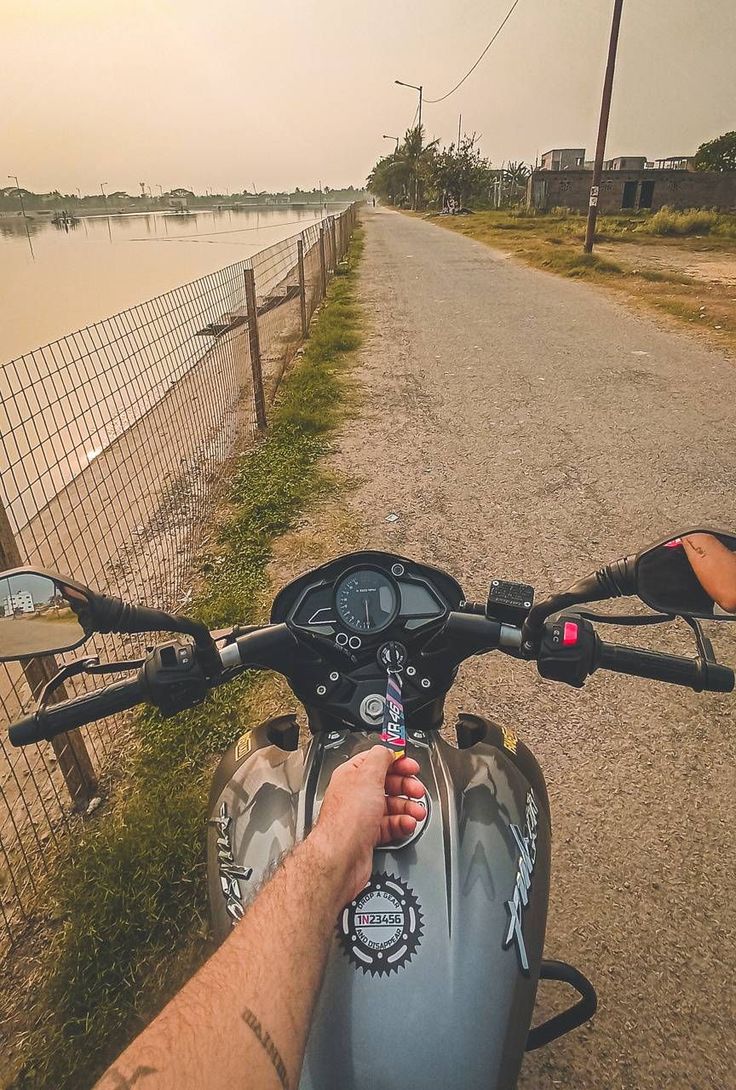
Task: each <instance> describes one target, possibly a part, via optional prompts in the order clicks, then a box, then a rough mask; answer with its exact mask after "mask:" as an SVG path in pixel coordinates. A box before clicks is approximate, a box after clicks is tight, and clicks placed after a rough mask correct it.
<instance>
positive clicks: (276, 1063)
mask: <svg viewBox="0 0 736 1090" xmlns="http://www.w3.org/2000/svg"><path fill="white" fill-rule="evenodd" d="M243 1021H244V1022H245V1024H246V1026H248V1027H249V1028H250V1029H252V1030H253V1033H254V1034H255V1036H256V1039H257V1040H258V1043H259V1044H260V1045H261V1047H262V1048H263V1051H264V1052H265V1053H266V1055H267V1056H268V1058H269V1060H270V1061H271V1063H272V1065H273V1069H274V1071H275V1072H276V1075H277V1076H278V1080H279V1082H280V1083H281V1085H282V1087H283V1088H284V1090H290V1083H289V1074H288V1072H287V1070H286V1065H285V1064H284V1061H283V1060H282V1059H281V1054H280V1053H279V1050H278V1049H277V1048H276V1045H275V1044H274V1043H273V1040H272V1038H271V1034H270V1033H269V1032H268V1030H267V1029H264V1028H263V1026H262V1025H261V1023H260V1022H259V1021H258V1019H257V1018H256V1016H255V1014H254V1013H253V1011H252V1010H250V1009H249V1008H248V1007H246V1008H245V1010H244V1011H243Z"/></svg>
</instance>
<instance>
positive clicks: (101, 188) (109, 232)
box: [100, 182, 112, 242]
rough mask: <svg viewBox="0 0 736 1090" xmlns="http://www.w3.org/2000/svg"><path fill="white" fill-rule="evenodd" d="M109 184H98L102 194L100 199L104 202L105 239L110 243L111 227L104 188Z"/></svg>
mask: <svg viewBox="0 0 736 1090" xmlns="http://www.w3.org/2000/svg"><path fill="white" fill-rule="evenodd" d="M109 184H110V183H109V182H100V193H101V194H102V199H103V200H104V202H105V215H106V216H107V237H108V238H109V239H110V242H112V227H111V226H110V209H109V208H108V207H107V193H106V192H105V186H106V185H109Z"/></svg>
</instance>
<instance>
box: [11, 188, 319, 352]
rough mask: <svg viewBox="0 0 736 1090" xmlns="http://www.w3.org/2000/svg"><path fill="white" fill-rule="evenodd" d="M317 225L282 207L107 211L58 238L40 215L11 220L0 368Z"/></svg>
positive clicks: (310, 215) (309, 215) (314, 214)
mask: <svg viewBox="0 0 736 1090" xmlns="http://www.w3.org/2000/svg"><path fill="white" fill-rule="evenodd" d="M334 210H337V209H331V211H334ZM319 218H320V210H319V209H318V208H315V209H313V210H312V209H304V208H301V209H296V208H290V207H288V206H282V207H274V208H268V209H260V210H256V209H249V208H245V209H242V210H239V209H228V210H222V211H210V210H206V211H205V210H195V211H192V212H174V211H168V212H146V213H132V214H121V213H115V212H111V213H110V215H109V216H106V215H104V214H100V215H95V216H84V217H80V223H79V224H77V225H75V226H74V227H70V229H69V230H68V231H67V230H63V229H62V230H60V229H59V228H58V227H57V226H56V225H54V224H53V223H52V222H51V219H52V217H51V215H50V214H49V215H48V216H36V215H34V216H29V218H28V219H27V220H26V221H25V222H24V220H23V217H22V216H21V214H20V212H18V214H17V215H7V216H0V363H2V362H4V361H6V360H9V359H14V358H16V357H18V356H21V355H23V354H24V353H26V352H30V351H32V350H33V349H35V348H38V347H39V346H41V345H43V344H47V343H48V342H50V341H53V340H56V339H58V338H59V337H63V336H64V335H66V334H68V333H70V332H72V331H74V330H76V329H81V328H83V327H85V326H87V325H89V324H90V323H92V322H95V321H99V320H100V319H101V318H105V317H108V316H109V315H111V314H116V313H117V312H118V311H121V310H124V309H126V308H127V307H131V306H135V305H136V304H137V303H140V302H142V301H143V300H145V299H148V298H151V297H152V296H155V295H160V294H162V293H163V292H165V291H169V290H170V289H171V288H173V287H177V286H178V285H180V284H185V283H187V282H188V281H190V280H195V279H196V278H197V277H200V276H203V275H205V274H206V273H209V272H214V271H216V270H217V269H221V268H223V267H224V266H225V265H229V264H232V263H233V262H235V261H239V260H241V259H242V258H245V257H248V256H250V255H251V254H253V253H255V252H257V251H258V250H261V249H263V248H264V247H265V246H268V245H270V244H271V243H273V242H277V241H280V240H281V239H283V238H287V237H289V236H290V235H293V234H294V233H295V232H298V231H299V230H300V228H301V227H306V226H307V225H308V224H309V223H312V222H314V221H315V220H316V219H319ZM26 226H27V227H28V233H29V236H30V238H26ZM31 239H32V240H33V249H34V252H35V256H36V260H35V261H33V260H32V258H31V254H30V253H29V241H30V240H31Z"/></svg>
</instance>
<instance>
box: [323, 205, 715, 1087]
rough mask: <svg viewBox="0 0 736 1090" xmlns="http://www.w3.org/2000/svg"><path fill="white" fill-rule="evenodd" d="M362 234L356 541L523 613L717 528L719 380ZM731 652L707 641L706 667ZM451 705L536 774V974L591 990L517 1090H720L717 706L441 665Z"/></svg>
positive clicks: (502, 263)
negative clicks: (542, 916)
mask: <svg viewBox="0 0 736 1090" xmlns="http://www.w3.org/2000/svg"><path fill="white" fill-rule="evenodd" d="M365 222H366V227H367V246H366V254H365V260H364V265H363V274H362V295H363V302H364V305H365V308H366V312H367V317H368V319H369V334H368V338H367V342H366V345H365V348H364V350H363V352H362V354H361V363H360V367H359V369H358V378H359V380H360V382H361V383H362V384H363V387H364V392H365V399H364V404H363V410H362V413H361V415H360V416H359V417H358V418H357V419H355V420H352V421H351V422H350V424H349V425H348V426H347V427H346V429H345V430H344V433H343V435H342V438H341V441H340V444H339V450H338V453H337V456H336V457H337V461H338V463H339V465H340V466H341V467H342V468H343V469H345V470H347V471H348V472H349V473H351V474H354V475H355V476H357V477H358V478H359V479H360V482H361V483H360V485H359V487H358V489H357V490H356V491H355V492H354V493H353V494H352V495H351V498H350V500H349V502H350V504H351V505H352V507H353V509H354V511H355V513H356V516H357V518H358V519H359V520H360V521H361V523H362V525H363V526H364V534H363V538H364V544H365V545H367V546H372V547H388V548H392V549H395V550H396V551H398V552H401V553H405V554H407V555H410V556H413V557H415V558H416V559H420V560H425V561H429V562H432V563H435V564H439V565H441V566H443V567H446V568H447V569H448V570H449V571H451V572H452V573H453V574H454V575H456V576H457V577H458V578H459V579H460V581H461V582H462V583H463V586H464V589H465V591H466V593H467V595H468V596H469V597H472V598H475V599H482V598H483V597H484V596H485V594H486V592H487V587H488V583H489V580H490V579H491V578H492V577H493V576H502V577H507V578H511V579H515V578H516V579H524V580H526V581H528V582H531V583H534V584H535V585H536V587H537V588H538V593H541V591H543V590H544V589H545V588H549V587H550V586H551V585H561V584H563V583H565V582H568V581H570V578H571V577H573V576H575V575H579V574H583V573H585V572H587V571H589V570H590V569H591V568H592V567H595V566H597V565H598V563H599V562H601V561H606V560H609V559H613V558H614V557H616V556H619V555H621V554H622V553H627V552H631V551H634V550H635V549H636V548H637V547H638V546H640V545H642V544H645V543H647V542H648V541H650V540H653V539H655V538H656V537H658V536H659V535H660V534H661V533H663V532H667V531H668V530H670V529H673V528H678V527H683V526H689V525H693V524H696V523H703V522H705V523H711V524H716V525H719V524H720V525H724V526H728V525H729V524H731V525H733V524H736V504H735V503H734V492H735V490H736V444H735V443H734V415H735V411H736V409H735V407H736V366H735V365H734V363H733V362H732V361H729V360H727V359H726V358H725V357H723V356H720V355H718V354H716V353H714V352H712V351H709V350H707V349H706V348H704V347H702V346H701V345H700V344H699V343H698V342H697V341H695V340H693V339H690V338H689V337H688V336H687V335H686V334H679V333H676V332H668V331H666V330H662V329H660V328H658V326H657V325H656V324H655V322H654V321H652V320H650V319H649V318H647V317H644V316H641V315H640V314H634V313H631V312H629V311H627V310H626V309H625V308H624V307H623V306H621V305H619V304H618V303H616V302H614V301H611V300H610V299H608V298H607V297H606V296H605V295H604V294H603V293H602V292H600V291H598V290H596V289H591V288H589V287H587V286H585V285H582V284H577V283H574V282H571V281H569V280H564V279H559V278H555V277H554V276H551V275H548V274H546V273H540V272H537V271H534V270H531V269H529V268H526V267H524V266H521V265H519V264H517V263H515V262H514V261H513V260H510V259H509V258H508V256H507V255H504V254H500V253H498V252H496V251H492V250H490V249H488V248H487V247H485V246H483V245H481V244H480V243H475V242H472V241H470V240H468V239H465V238H462V237H459V236H457V235H455V234H453V233H451V232H448V231H444V230H442V229H441V228H438V227H435V226H432V225H429V224H427V223H424V222H422V221H419V220H416V219H410V218H407V217H404V216H401V215H399V214H396V213H392V212H388V211H383V210H380V209H378V210H376V212H375V213H374V212H371V211H369V212H367V213H366V215H365ZM392 514H396V515H398V516H399V517H398V519H397V520H396V521H386V519H387V516H389V515H392ZM735 637H736V633H735V632H734V631H733V629H731V628H730V626H723V627H721V628H720V629H718V630H717V632H716V644H717V646H718V647H719V649H720V650H721V652H722V656H723V658H724V659H725V660H726V661H730V662H731V663H736V638H735ZM611 638H614V637H611ZM657 638H658V637H651V636H650V637H648V638H647V639H648V640H649V642H650V645H651V646H657V643H656V640H657ZM665 640H666V641H667V646H668V647H669V648H671V649H679V650H681V651H685V650H686V649H688V648H689V644H688V642H687V639H686V635H685V634H684V633H683V632H682V631H681V630H679V629H678V631H677V632H674V633H672V634H671V635H668V636H666V637H665ZM640 642H647V640H641V641H640ZM660 646H662V644H660ZM460 705H462V706H463V707H464V708H465V709H466V710H468V711H471V712H472V711H480V712H485V713H487V714H489V715H490V716H492V717H493V718H496V719H497V720H498V721H499V722H501V723H503V724H508V725H513V726H518V728H519V729H520V731H521V733H522V736H523V737H524V738H525V740H526V741H527V742H528V743H529V744H530V745H531V746H532V748H533V749H534V751H535V752H536V754H537V756H538V758H539V759H540V761H541V763H542V766H543V768H544V769H545V773H546V776H547V780H548V785H549V790H550V796H551V802H552V814H553V819H554V823H555V824H554V855H553V868H554V870H553V883H552V895H551V904H550V916H549V925H548V933H547V956H549V957H559V958H563V959H566V960H569V961H571V962H573V963H574V964H577V965H579V966H580V968H581V969H583V971H584V972H586V973H587V974H588V975H589V976H590V977H591V978H592V980H593V981H594V982H595V984H596V986H597V988H598V992H599V1000H600V1009H599V1013H598V1015H597V1017H596V1018H595V1020H594V1022H593V1023H592V1025H591V1027H590V1028H589V1029H583V1030H580V1031H577V1032H576V1033H574V1034H571V1035H570V1036H569V1037H567V1038H566V1039H563V1040H562V1041H560V1042H557V1043H555V1044H553V1045H551V1046H549V1047H548V1048H547V1049H546V1050H542V1051H540V1052H537V1053H534V1054H531V1055H530V1056H529V1057H527V1059H526V1060H525V1063H524V1069H523V1073H522V1078H521V1083H520V1085H521V1087H523V1088H525V1090H532V1088H534V1090H552V1088H553V1087H555V1088H560V1087H562V1088H563V1090H571V1088H577V1090H655V1088H656V1090H660V1088H662V1087H668V1088H671V1090H686V1088H687V1090H696V1088H697V1090H723V1088H725V1087H726V1086H732V1085H733V1077H734V1070H736V1034H735V1033H734V1026H735V1025H736V1005H735V1001H734V995H735V989H734V985H733V974H734V966H735V965H736V943H735V931H736V928H735V921H736V910H735V909H734V897H733V892H734V878H733V876H734V873H735V872H736V846H735V844H734V839H735V838H734V827H735V826H736V792H735V791H734V785H735V784H736V771H735V769H736V698H733V697H718V696H698V695H696V694H694V693H688V692H686V691H684V690H682V691H681V690H678V689H674V688H673V689H668V688H667V687H665V686H661V685H660V686H658V685H655V684H653V683H646V682H644V681H639V680H635V679H628V678H623V677H618V676H615V675H611V674H607V675H606V674H603V673H601V674H598V675H596V677H595V678H594V679H592V680H591V681H590V682H589V684H588V687H587V688H586V689H585V690H584V691H583V692H577V691H574V690H568V689H566V688H564V687H563V686H559V685H558V686H555V685H552V684H551V683H548V682H543V681H542V680H541V679H540V678H539V677H538V676H537V675H536V673H535V671H534V670H533V669H532V668H530V667H529V666H528V665H527V664H522V663H516V662H513V661H511V660H507V659H501V658H500V657H499V658H498V659H481V660H478V661H477V662H475V663H473V664H469V665H468V666H467V667H466V668H465V669H464V671H463V674H462V678H461V681H460V683H459V684H458V685H457V686H456V689H455V693H454V700H453V705H452V707H453V708H456V707H458V706H460ZM451 710H452V708H450V711H451ZM451 723H452V718H451V716H449V715H448V724H451ZM556 998H557V1000H558V1002H560V1003H562V1002H564V998H563V995H562V993H560V994H558V995H557V996H556ZM447 1017H448V1021H451V1012H449V1011H448V1013H447Z"/></svg>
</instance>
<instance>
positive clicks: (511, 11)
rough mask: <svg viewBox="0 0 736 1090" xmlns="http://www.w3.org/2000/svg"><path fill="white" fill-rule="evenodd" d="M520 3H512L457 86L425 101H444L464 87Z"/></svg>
mask: <svg viewBox="0 0 736 1090" xmlns="http://www.w3.org/2000/svg"><path fill="white" fill-rule="evenodd" d="M518 3H519V0H514V2H513V4H512V5H511V7H510V8H509V10H508V11H507V12H506V15H505V17H504V20H503V22H502V23H501V25H500V26H499V28H498V29H497V31H496V33H495V34H494V35H493V37H492V38H491V40H490V42H489V43H488V45H487V46H486V47H485V49H484V50H483V52H482V53H481V55H480V56H479V57H478V60H477V61H476V62H475V64H474V65H473V67H472V68H469V69H468V71H467V72H466V73H465V75H464V76H463V78H462V79H461V80H459V81H458V82H457V83H456V84H455V86H454V87H453V88H452V90H450V91H448V92H447V94H446V95H442V96H441V97H440V98H425V100H424V101H425V102H431V103H432V104H434V103H436V102H444V101H445V99H446V98H449V97H450V95H454V94H455V91H457V89H458V87H462V85H463V84H464V83H465V80H466V79H467V78H468V76H472V74H473V72H475V70H476V68H477V67H478V65H479V64H480V62H481V61H482V60H483V58H484V57H485V55H486V53H487V52H488V50H489V49H490V48H491V46H492V45H493V43H494V42H495V40H496V38H497V37H498V36H499V34H500V33H501V31H502V30H503V28H504V27H505V26H506V24H507V23H508V21H509V19H510V18H511V16H512V15H513V13H514V8H515V7H516V5H517V4H518Z"/></svg>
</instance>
